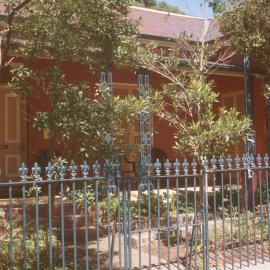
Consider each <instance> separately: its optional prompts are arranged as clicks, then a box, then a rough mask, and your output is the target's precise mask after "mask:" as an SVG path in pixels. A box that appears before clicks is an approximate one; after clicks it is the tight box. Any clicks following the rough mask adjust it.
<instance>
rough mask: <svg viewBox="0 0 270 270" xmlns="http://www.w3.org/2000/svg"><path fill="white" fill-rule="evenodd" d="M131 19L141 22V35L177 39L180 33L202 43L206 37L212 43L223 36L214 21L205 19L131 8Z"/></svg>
mask: <svg viewBox="0 0 270 270" xmlns="http://www.w3.org/2000/svg"><path fill="white" fill-rule="evenodd" d="M129 17H130V18H131V19H132V20H140V21H141V23H140V25H139V30H140V33H141V34H143V35H149V36H156V37H161V38H168V39H170V38H175V37H176V36H177V35H179V34H180V33H183V32H186V33H187V34H188V35H191V39H192V40H193V41H201V40H202V38H203V37H204V36H205V40H206V41H210V40H212V39H214V38H216V37H218V36H221V34H220V32H219V27H218V24H217V22H216V21H215V20H214V19H204V18H200V17H192V16H187V15H182V14H175V13H168V12H164V11H159V10H153V9H148V8H141V7H134V6H132V7H130V14H129Z"/></svg>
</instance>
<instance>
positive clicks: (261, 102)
mask: <svg viewBox="0 0 270 270" xmlns="http://www.w3.org/2000/svg"><path fill="white" fill-rule="evenodd" d="M0 8H2V14H3V10H4V8H3V6H0ZM129 16H130V17H131V18H132V19H139V18H141V20H142V23H141V25H140V29H139V30H140V33H141V42H149V41H152V40H154V41H156V42H158V43H159V44H160V45H161V46H164V47H167V46H170V44H172V42H173V40H172V38H173V37H174V36H175V35H176V34H178V33H181V32H184V31H185V32H187V33H188V34H191V35H192V37H193V38H194V41H196V40H200V37H201V36H202V34H203V29H204V23H205V20H204V19H203V18H198V17H191V16H186V15H180V14H170V15H169V16H168V13H166V12H162V11H157V10H151V9H146V8H139V7H131V13H130V15H129ZM207 23H208V24H213V23H214V20H213V19H209V20H207ZM218 35H220V33H219V32H218V27H217V26H215V27H212V28H211V31H210V32H209V33H208V35H207V39H208V40H211V39H212V38H214V37H216V36H218ZM36 65H37V68H42V67H44V66H46V65H47V60H45V59H43V60H39V61H38V62H37V63H36ZM64 71H65V73H66V74H67V76H68V77H69V79H70V80H71V81H72V80H74V81H78V80H84V81H87V80H88V81H91V82H98V81H99V75H98V74H97V75H92V74H89V72H88V70H87V69H86V68H85V67H84V66H82V65H79V64H73V63H68V64H66V65H65V67H64ZM112 74H113V93H114V94H115V95H126V94H127V93H135V92H136V91H137V75H136V72H135V71H134V70H127V69H126V70H118V69H116V68H115V67H113V68H112ZM149 78H150V84H151V85H152V86H153V87H155V88H159V86H160V84H161V83H162V82H163V80H162V78H161V77H160V76H158V75H156V74H152V73H150V74H149ZM209 79H211V80H213V81H214V82H215V87H216V89H217V90H218V91H220V96H219V98H220V102H221V105H223V106H227V107H230V106H234V107H236V108H237V109H238V110H239V111H240V112H242V113H244V100H245V97H244V73H243V59H242V57H241V56H239V55H238V56H237V57H234V59H233V61H232V62H231V63H230V64H229V65H222V66H220V67H219V68H218V69H217V70H216V71H215V72H214V73H213V74H211V76H209ZM263 80H264V78H263V75H262V74H260V72H256V70H253V71H252V93H253V97H252V107H253V112H254V122H255V131H256V149H257V152H259V153H264V152H265V151H266V149H267V146H268V150H269V145H270V132H269V125H270V114H269V105H266V103H265V99H264V97H263V96H262V94H261V93H262V89H263ZM267 106H268V107H267ZM37 109H39V110H48V104H46V101H44V100H42V98H41V99H40V100H37V99H33V98H31V97H30V98H27V99H25V100H19V98H18V97H16V96H14V95H13V94H12V93H10V91H9V89H8V87H7V85H5V84H1V86H0V169H1V172H2V175H1V176H0V177H1V181H5V180H7V179H9V178H13V177H16V176H17V174H18V167H19V165H20V163H21V162H22V161H26V162H27V163H28V164H31V163H32V162H33V161H34V160H35V159H36V157H37V155H39V153H40V151H42V150H46V149H47V148H48V140H47V139H46V138H44V134H40V133H37V132H36V131H35V130H34V129H33V128H32V118H33V115H34V113H35V111H36V110H37ZM267 112H268V113H267ZM26 116H27V117H26ZM152 125H153V130H154V135H153V138H152V142H151V143H152V147H153V148H154V149H156V150H157V151H160V153H163V154H164V156H166V157H168V158H170V159H173V158H174V157H175V153H174V152H173V150H172V145H173V142H174V141H173V130H171V129H170V128H169V127H168V124H167V123H166V122H164V121H161V120H158V119H157V118H155V117H154V119H153V123H152ZM267 127H268V129H267ZM267 130H268V132H266V131H267ZM136 136H139V131H138V133H137V134H134V137H136ZM128 140H130V141H132V140H134V138H128ZM243 151H244V147H243V146H242V145H240V146H236V147H235V148H234V149H232V153H236V152H239V153H241V152H243ZM123 165H124V168H125V169H126V170H127V171H129V170H130V171H131V170H132V168H131V165H130V164H123Z"/></svg>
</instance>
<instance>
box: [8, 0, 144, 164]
mask: <svg viewBox="0 0 270 270" xmlns="http://www.w3.org/2000/svg"><path fill="white" fill-rule="evenodd" d="M18 2H19V1H16V0H10V1H8V2H7V4H6V5H7V11H8V10H9V9H10V8H11V7H13V6H14V5H17V4H18ZM128 7H129V1H127V0H121V1H113V0H101V1H97V0H94V1H87V0H78V1H73V0H68V1H66V0H65V1H64V0H57V1H49V2H46V1H45V2H44V1H40V0H35V1H34V0H33V1H25V4H24V6H23V7H22V8H21V9H19V10H18V11H17V12H16V18H15V19H14V23H13V25H12V31H13V33H16V34H17V38H18V39H19V40H20V44H19V46H18V47H17V49H16V52H17V53H18V55H20V56H22V57H23V59H24V61H23V63H22V64H21V65H20V66H19V67H17V68H15V69H13V70H12V80H11V83H10V85H11V87H12V89H13V91H14V92H16V93H17V94H18V95H20V96H33V97H36V98H39V97H40V96H43V97H44V96H45V97H46V98H47V99H48V100H49V103H50V110H49V111H46V112H45V111H38V112H37V114H36V117H35V119H34V127H35V128H36V129H37V130H38V131H41V132H43V131H44V130H45V129H48V130H49V131H50V152H51V155H52V154H53V152H54V151H55V147H56V145H57V144H59V143H61V144H64V146H65V152H64V154H65V155H66V156H67V157H73V158H74V157H75V158H78V159H80V158H85V157H92V158H94V157H103V158H111V157H112V155H115V154H116V153H119V151H120V149H119V147H118V148H117V147H116V144H115V143H114V141H115V138H117V137H118V138H121V135H122V132H123V130H122V129H121V122H122V123H123V122H127V121H129V122H131V121H132V119H133V120H134V121H136V120H137V115H138V112H139V111H140V110H141V109H142V108H143V107H144V106H145V103H144V102H143V101H141V100H140V99H136V98H135V97H127V98H125V99H119V98H117V97H111V96H110V95H109V94H108V89H107V86H106V85H102V84H100V85H97V86H93V85H90V84H89V83H87V82H72V83H71V82H69V81H68V77H67V76H66V74H65V72H64V69H63V68H62V67H63V66H64V64H65V62H79V63H81V64H83V65H85V66H86V67H88V68H89V70H92V71H96V70H98V71H99V70H101V69H102V68H105V67H106V66H108V65H109V64H111V63H112V62H113V61H114V56H115V55H116V53H117V51H118V50H119V48H121V47H125V46H127V44H129V43H130V40H132V39H134V37H136V35H137V30H136V24H135V23H131V22H130V21H128V20H127V14H128ZM40 57H45V58H47V59H48V65H47V67H44V68H42V69H38V68H35V63H36V62H37V61H38V59H39V58H40ZM89 76H90V73H89ZM112 134H113V135H112ZM74 153H76V155H74ZM100 153H103V154H102V155H101V154H100Z"/></svg>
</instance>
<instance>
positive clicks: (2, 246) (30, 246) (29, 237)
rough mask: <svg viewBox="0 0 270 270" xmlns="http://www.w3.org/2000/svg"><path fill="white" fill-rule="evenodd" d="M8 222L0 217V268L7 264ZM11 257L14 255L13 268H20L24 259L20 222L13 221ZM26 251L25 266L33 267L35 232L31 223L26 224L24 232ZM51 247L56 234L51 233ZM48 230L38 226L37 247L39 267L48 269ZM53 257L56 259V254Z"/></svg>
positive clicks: (6, 266) (55, 241) (55, 240)
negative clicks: (38, 250)
mask: <svg viewBox="0 0 270 270" xmlns="http://www.w3.org/2000/svg"><path fill="white" fill-rule="evenodd" d="M9 229H10V226H9V223H8V221H7V219H5V218H3V217H2V218H1V224H0V256H1V260H0V268H1V269H3V270H4V269H8V265H9V248H10V245H9ZM12 232H13V257H14V268H13V269H15V270H19V269H22V266H23V261H24V253H23V249H22V241H23V229H22V226H21V225H20V224H16V223H15V222H13V227H12ZM25 236H26V252H27V268H29V269H33V267H34V266H35V265H36V263H37V260H36V259H37V258H36V234H35V226H34V224H32V223H28V224H27V232H26V235H25ZM52 244H53V249H55V248H56V246H57V239H56V236H55V235H54V234H53V235H52ZM48 246H49V231H48V228H46V227H45V226H41V225H40V228H39V249H40V268H41V269H49V260H48V257H49V250H48ZM53 257H54V258H53V259H54V260H56V254H55V253H54V254H53Z"/></svg>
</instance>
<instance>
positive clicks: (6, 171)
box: [4, 154, 21, 177]
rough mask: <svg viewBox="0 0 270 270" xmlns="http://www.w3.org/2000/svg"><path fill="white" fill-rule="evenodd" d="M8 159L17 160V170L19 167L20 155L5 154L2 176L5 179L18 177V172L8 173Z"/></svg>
mask: <svg viewBox="0 0 270 270" xmlns="http://www.w3.org/2000/svg"><path fill="white" fill-rule="evenodd" d="M9 158H16V159H17V166H16V167H17V168H19V167H20V161H21V155H20V154H7V155H5V171H4V174H5V175H4V176H5V177H15V176H18V172H16V173H15V174H12V173H11V174H9V173H8V159H9Z"/></svg>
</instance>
